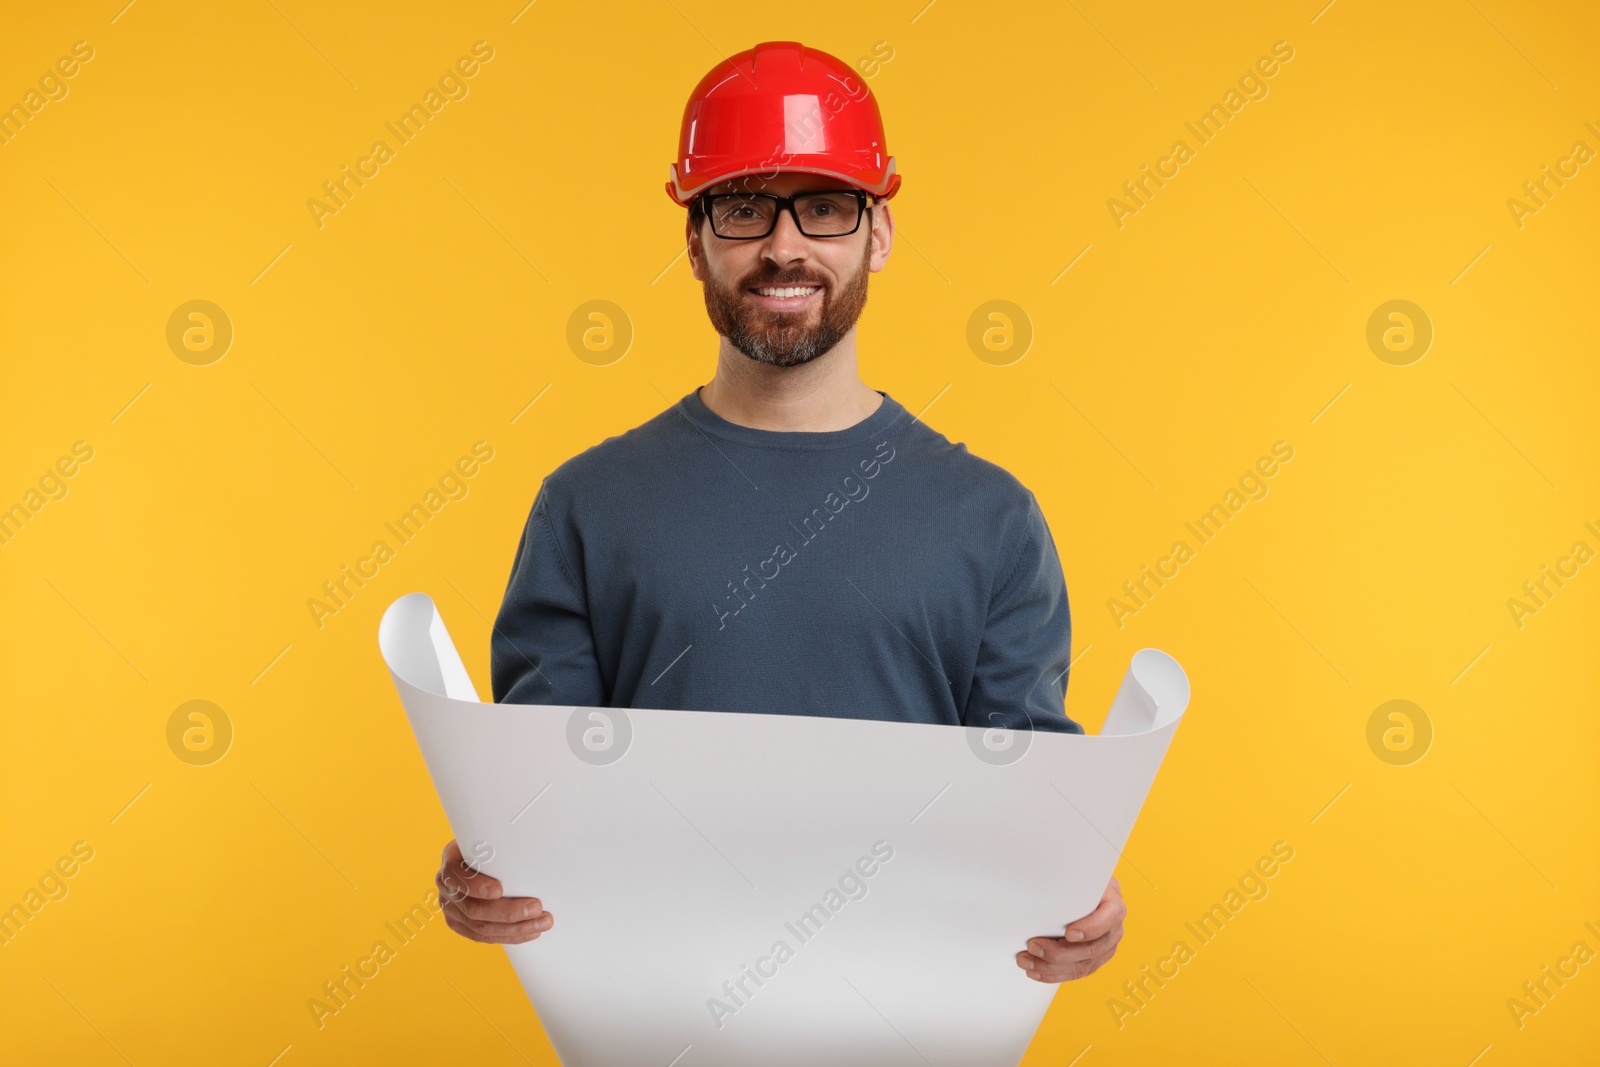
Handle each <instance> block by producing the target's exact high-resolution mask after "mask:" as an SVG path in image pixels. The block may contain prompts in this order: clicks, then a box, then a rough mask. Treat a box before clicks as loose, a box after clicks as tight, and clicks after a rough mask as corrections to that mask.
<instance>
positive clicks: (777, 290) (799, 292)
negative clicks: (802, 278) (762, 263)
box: [745, 285, 822, 311]
mask: <svg viewBox="0 0 1600 1067" xmlns="http://www.w3.org/2000/svg"><path fill="white" fill-rule="evenodd" d="M745 292H747V293H750V294H752V295H753V296H755V297H756V298H757V300H758V301H759V302H760V303H761V304H762V306H764V307H768V308H772V309H774V310H777V311H787V310H791V309H796V308H801V307H804V306H806V305H807V304H809V303H810V302H811V301H812V299H813V298H814V297H815V296H816V295H817V294H818V293H820V292H822V286H820V285H760V286H752V287H750V288H749V289H746V290H745Z"/></svg>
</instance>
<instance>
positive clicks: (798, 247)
mask: <svg viewBox="0 0 1600 1067" xmlns="http://www.w3.org/2000/svg"><path fill="white" fill-rule="evenodd" d="M809 241H810V238H808V237H806V235H805V234H803V233H801V232H800V227H798V226H796V225H795V222H794V216H793V215H791V214H790V213H789V212H787V211H780V212H778V218H777V224H776V225H775V226H773V228H772V232H771V233H769V234H768V235H767V242H766V246H765V248H764V249H763V251H764V253H765V255H766V258H767V259H770V260H772V261H774V262H775V263H777V264H778V265H780V266H784V265H787V264H790V263H796V262H799V261H801V260H804V259H806V258H807V257H808V256H809V255H810V254H811V248H810V245H809Z"/></svg>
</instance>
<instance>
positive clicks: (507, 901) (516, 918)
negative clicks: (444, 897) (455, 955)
mask: <svg viewBox="0 0 1600 1067" xmlns="http://www.w3.org/2000/svg"><path fill="white" fill-rule="evenodd" d="M446 906H447V907H448V908H452V909H454V910H455V913H456V914H457V915H460V916H462V917H463V918H466V919H468V920H470V921H472V922H491V923H516V922H526V921H528V920H530V919H537V918H538V917H539V916H540V915H543V914H544V913H545V910H544V905H543V904H542V903H541V902H540V900H539V898H538V897H501V898H500V899H499V900H478V899H476V898H474V897H462V898H461V899H459V900H452V901H450V902H449V903H448V904H447V905H446Z"/></svg>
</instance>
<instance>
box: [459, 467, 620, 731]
mask: <svg viewBox="0 0 1600 1067" xmlns="http://www.w3.org/2000/svg"><path fill="white" fill-rule="evenodd" d="M554 497H555V494H553V493H552V492H551V488H550V483H549V481H548V480H546V481H545V482H544V484H542V485H541V486H540V487H539V493H538V495H537V496H536V497H535V498H534V502H533V509H532V511H531V512H530V513H529V515H528V522H527V525H526V526H525V527H524V528H523V531H522V540H521V542H520V543H519V544H518V545H517V555H516V558H515V560H513V562H512V564H511V580H510V582H509V583H507V585H506V595H505V599H504V600H503V601H501V604H500V614H499V616H498V617H497V618H496V619H495V623H494V634H493V636H492V637H491V638H490V642H489V674H490V679H491V685H492V687H493V691H494V700H495V703H497V704H570V705H574V706H578V707H606V706H607V705H608V703H609V696H610V694H609V692H608V691H607V686H606V684H605V679H604V678H603V677H602V675H601V671H600V665H599V662H598V659H597V658H596V655H595V648H594V634H593V632H592V631H591V630H590V628H589V605H588V598H587V596H586V595H585V593H584V587H583V584H582V582H581V581H579V579H578V577H577V575H576V573H575V572H574V570H573V568H572V566H571V563H570V562H569V558H568V555H567V553H566V552H564V551H563V548H562V545H561V543H560V540H559V539H558V536H557V530H558V528H559V527H558V524H557V523H556V522H555V521H554V520H553V519H552V517H551V508H552V506H553V503H554Z"/></svg>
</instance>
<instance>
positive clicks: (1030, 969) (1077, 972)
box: [1019, 953, 1095, 984]
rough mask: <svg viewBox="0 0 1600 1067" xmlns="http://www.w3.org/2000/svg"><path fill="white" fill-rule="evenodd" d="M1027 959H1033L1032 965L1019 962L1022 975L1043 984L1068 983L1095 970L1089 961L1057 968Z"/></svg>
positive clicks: (1056, 966) (1062, 965)
mask: <svg viewBox="0 0 1600 1067" xmlns="http://www.w3.org/2000/svg"><path fill="white" fill-rule="evenodd" d="M1022 955H1024V956H1026V955H1027V953H1022ZM1029 958H1030V959H1033V962H1032V964H1023V963H1020V962H1019V965H1020V966H1021V967H1022V968H1023V973H1024V974H1026V975H1027V976H1028V977H1029V978H1032V979H1033V980H1034V981H1036V982H1042V983H1045V984H1056V983H1060V982H1070V981H1073V980H1075V979H1078V978H1083V977H1085V976H1086V975H1089V974H1092V973H1093V972H1094V970H1095V964H1094V963H1093V961H1091V960H1083V961H1081V962H1079V963H1068V964H1061V965H1059V966H1058V965H1054V964H1047V963H1040V962H1039V961H1038V960H1037V959H1035V958H1033V957H1029Z"/></svg>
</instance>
